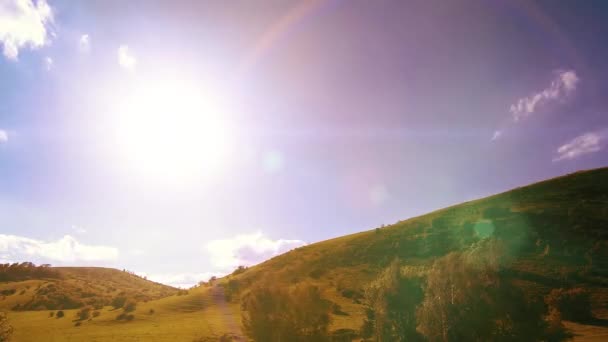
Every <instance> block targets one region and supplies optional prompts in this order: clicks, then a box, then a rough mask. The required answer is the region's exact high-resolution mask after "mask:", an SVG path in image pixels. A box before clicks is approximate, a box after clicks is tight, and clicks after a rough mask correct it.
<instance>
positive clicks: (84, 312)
mask: <svg viewBox="0 0 608 342" xmlns="http://www.w3.org/2000/svg"><path fill="white" fill-rule="evenodd" d="M91 311H93V307H92V306H90V305H87V306H85V307H84V308H82V309H80V310H78V312H76V317H77V318H78V319H79V320H81V321H84V320H87V319H89V317H91Z"/></svg>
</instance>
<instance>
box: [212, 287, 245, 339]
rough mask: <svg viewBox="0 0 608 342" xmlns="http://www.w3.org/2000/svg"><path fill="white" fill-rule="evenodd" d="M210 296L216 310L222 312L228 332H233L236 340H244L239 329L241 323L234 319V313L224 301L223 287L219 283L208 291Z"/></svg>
mask: <svg viewBox="0 0 608 342" xmlns="http://www.w3.org/2000/svg"><path fill="white" fill-rule="evenodd" d="M210 292H211V293H210V295H211V298H212V300H213V302H214V303H215V305H216V307H217V308H218V310H219V311H220V312H221V313H222V315H223V317H224V323H225V324H226V327H227V328H228V330H229V331H230V333H232V334H234V335H235V336H234V337H235V338H236V341H243V342H244V341H245V339H244V338H243V336H244V335H243V331H242V330H241V324H240V323H239V322H237V321H235V319H234V315H233V313H232V310H231V309H230V307H229V304H228V303H227V302H226V297H225V294H224V288H223V287H221V286H219V285H213V287H212V288H211V291H210Z"/></svg>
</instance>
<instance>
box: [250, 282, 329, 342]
mask: <svg viewBox="0 0 608 342" xmlns="http://www.w3.org/2000/svg"><path fill="white" fill-rule="evenodd" d="M243 308H244V309H245V310H246V311H245V312H244V313H243V326H244V328H245V332H246V333H247V335H248V336H249V337H250V338H252V339H253V340H254V341H264V342H266V341H268V342H273V341H294V342H307V341H311V342H312V341H327V340H328V339H329V337H328V331H327V329H328V326H329V323H330V316H329V312H330V310H331V305H330V303H329V302H328V301H326V300H324V299H323V298H322V297H321V293H320V291H319V288H318V287H316V286H310V285H298V286H295V287H293V288H285V287H279V286H277V285H268V286H257V287H254V288H253V289H251V292H250V293H249V294H248V295H247V296H246V297H245V298H244V299H243Z"/></svg>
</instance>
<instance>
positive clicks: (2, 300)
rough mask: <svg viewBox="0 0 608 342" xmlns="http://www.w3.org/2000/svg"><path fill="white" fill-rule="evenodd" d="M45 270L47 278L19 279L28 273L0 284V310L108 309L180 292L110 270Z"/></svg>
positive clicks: (128, 274)
mask: <svg viewBox="0 0 608 342" xmlns="http://www.w3.org/2000/svg"><path fill="white" fill-rule="evenodd" d="M26 268H27V267H26ZM29 268H32V266H30V267H29ZM45 269H46V270H47V272H46V273H47V274H46V276H45V277H39V278H33V277H32V276H31V275H27V272H18V273H19V275H21V274H23V273H26V276H25V277H24V276H20V277H18V278H26V279H18V281H8V282H7V281H5V282H0V294H1V295H0V310H4V311H6V310H13V311H31V310H60V309H75V308H80V307H83V306H85V305H92V306H96V307H100V306H105V305H109V304H110V303H111V301H112V299H114V298H116V297H117V296H124V297H126V298H132V299H134V300H136V301H140V302H142V301H150V300H155V299H160V298H163V297H167V296H170V295H172V294H175V293H176V292H177V291H178V290H177V289H175V288H172V287H170V286H166V285H163V284H159V283H155V282H152V281H149V280H146V279H143V278H141V277H138V276H136V275H134V274H131V273H129V272H124V271H119V270H115V269H111V268H102V267H46V268H45ZM13 273H17V272H13ZM28 278H29V279H28Z"/></svg>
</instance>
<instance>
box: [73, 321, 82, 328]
mask: <svg viewBox="0 0 608 342" xmlns="http://www.w3.org/2000/svg"><path fill="white" fill-rule="evenodd" d="M81 325H82V322H76V323H74V326H75V327H79V326H81Z"/></svg>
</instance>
